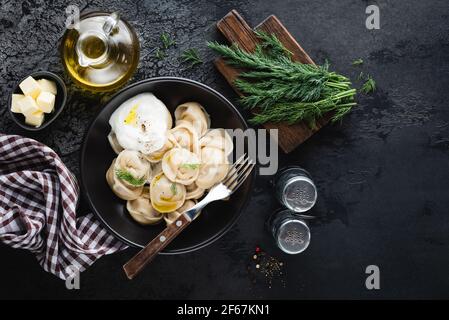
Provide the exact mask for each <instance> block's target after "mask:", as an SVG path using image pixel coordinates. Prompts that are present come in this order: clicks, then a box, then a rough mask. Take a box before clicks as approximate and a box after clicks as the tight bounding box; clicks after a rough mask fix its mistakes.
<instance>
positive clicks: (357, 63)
mask: <svg viewBox="0 0 449 320" xmlns="http://www.w3.org/2000/svg"><path fill="white" fill-rule="evenodd" d="M361 64H363V59H360V58H359V59H355V60H354V61H352V65H353V66H359V65H361Z"/></svg>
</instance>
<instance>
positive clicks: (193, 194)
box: [186, 182, 206, 200]
mask: <svg viewBox="0 0 449 320" xmlns="http://www.w3.org/2000/svg"><path fill="white" fill-rule="evenodd" d="M186 191H187V193H186V200H187V199H199V198H201V197H202V196H203V194H204V191H206V190H204V189H201V188H200V187H198V186H197V185H196V183H195V182H193V183H191V184H189V185H188V186H186Z"/></svg>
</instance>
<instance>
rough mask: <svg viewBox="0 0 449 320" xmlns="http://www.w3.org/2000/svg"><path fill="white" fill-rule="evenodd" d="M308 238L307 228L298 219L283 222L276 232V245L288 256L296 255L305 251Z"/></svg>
mask: <svg viewBox="0 0 449 320" xmlns="http://www.w3.org/2000/svg"><path fill="white" fill-rule="evenodd" d="M310 238H311V233H310V229H309V226H308V225H307V223H305V222H304V221H302V220H299V219H293V220H287V221H284V222H283V223H282V224H281V225H280V226H279V227H278V228H277V230H276V241H277V245H278V247H279V248H280V249H281V250H282V251H284V252H285V253H288V254H298V253H301V252H303V251H304V250H306V249H307V247H308V246H309V244H310Z"/></svg>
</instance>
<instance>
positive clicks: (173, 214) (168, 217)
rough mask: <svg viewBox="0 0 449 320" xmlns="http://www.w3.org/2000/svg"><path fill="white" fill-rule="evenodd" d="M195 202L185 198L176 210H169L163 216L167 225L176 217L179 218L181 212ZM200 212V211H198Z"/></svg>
mask: <svg viewBox="0 0 449 320" xmlns="http://www.w3.org/2000/svg"><path fill="white" fill-rule="evenodd" d="M195 204H196V202H195V201H193V200H186V201H185V202H184V204H183V205H182V206H181V207H180V208H179V209H178V210H176V211H173V212H169V213H167V214H166V215H165V216H164V220H165V222H166V223H167V225H169V224H172V223H173V222H174V221H175V220H176V219H178V218H179V216H180V215H181V214H183V213H184V212H186V211H187V210H189V209H190V208H192V207H193V206H194V205H195ZM199 213H201V211H200V212H199ZM199 213H198V214H197V216H196V217H195V219H196V218H198V216H199Z"/></svg>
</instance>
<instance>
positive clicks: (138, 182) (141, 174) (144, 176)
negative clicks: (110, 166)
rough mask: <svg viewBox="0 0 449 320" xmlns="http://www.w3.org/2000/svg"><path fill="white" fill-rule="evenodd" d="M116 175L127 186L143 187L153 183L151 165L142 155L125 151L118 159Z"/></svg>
mask: <svg viewBox="0 0 449 320" xmlns="http://www.w3.org/2000/svg"><path fill="white" fill-rule="evenodd" d="M115 174H116V176H117V177H118V178H119V179H120V180H122V181H123V183H124V184H126V185H129V186H132V187H138V186H142V185H144V184H145V183H146V182H150V181H151V180H150V177H151V164H150V163H149V162H148V161H146V160H145V159H144V158H143V157H142V155H141V153H139V152H137V151H131V150H123V151H122V152H120V153H119V155H118V157H117V159H116V162H115Z"/></svg>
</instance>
